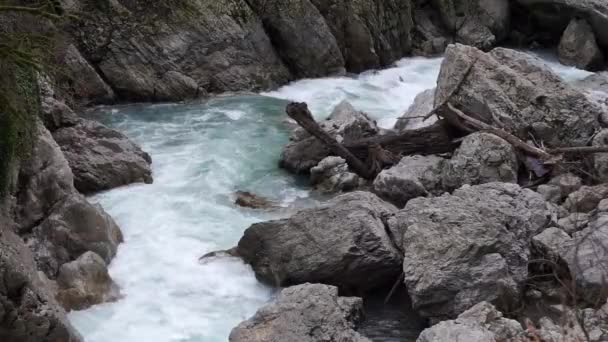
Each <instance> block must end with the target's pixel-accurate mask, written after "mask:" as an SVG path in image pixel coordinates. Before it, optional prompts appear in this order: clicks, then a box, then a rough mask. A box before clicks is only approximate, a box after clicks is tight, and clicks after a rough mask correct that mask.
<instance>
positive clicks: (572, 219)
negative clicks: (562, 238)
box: [557, 213, 589, 235]
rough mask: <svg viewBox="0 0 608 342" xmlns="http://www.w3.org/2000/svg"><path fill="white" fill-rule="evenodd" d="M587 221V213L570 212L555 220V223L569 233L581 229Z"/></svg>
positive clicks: (585, 225)
mask: <svg viewBox="0 0 608 342" xmlns="http://www.w3.org/2000/svg"><path fill="white" fill-rule="evenodd" d="M588 223H589V214H587V213H572V214H570V215H568V216H567V217H564V218H561V219H559V221H557V225H558V226H559V227H560V228H561V229H563V230H564V231H565V232H566V233H568V234H570V235H572V234H574V233H576V232H578V231H580V230H583V229H584V228H585V227H587V224H588Z"/></svg>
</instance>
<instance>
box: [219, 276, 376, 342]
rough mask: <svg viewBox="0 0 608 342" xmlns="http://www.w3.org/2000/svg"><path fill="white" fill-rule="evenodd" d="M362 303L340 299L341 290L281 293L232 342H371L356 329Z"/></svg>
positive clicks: (307, 287)
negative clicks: (339, 292) (339, 291)
mask: <svg viewBox="0 0 608 342" xmlns="http://www.w3.org/2000/svg"><path fill="white" fill-rule="evenodd" d="M362 316H363V300H361V298H356V297H339V296H338V288H336V287H334V286H328V285H321V284H303V285H299V286H293V287H288V288H286V289H284V290H282V291H281V293H280V294H279V295H278V297H277V299H276V300H275V301H274V302H272V303H270V304H268V305H266V306H264V307H262V308H261V309H259V310H258V312H256V314H255V315H254V316H253V317H252V318H250V319H248V320H246V321H245V322H243V323H241V324H240V325H239V326H237V327H236V328H234V329H233V330H232V332H231V333H230V337H229V340H230V342H295V341H298V342H318V341H327V342H370V340H368V339H367V338H365V337H363V336H361V335H359V334H358V333H357V332H356V331H355V330H354V328H355V327H356V325H357V323H358V321H359V320H360V319H361V318H362Z"/></svg>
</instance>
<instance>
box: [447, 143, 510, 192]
mask: <svg viewBox="0 0 608 342" xmlns="http://www.w3.org/2000/svg"><path fill="white" fill-rule="evenodd" d="M518 168H519V161H518V159H517V151H516V150H515V148H514V147H513V145H511V144H509V143H508V142H506V141H505V140H503V139H501V138H499V137H497V136H495V135H493V134H488V133H473V134H470V135H468V136H467V137H466V138H464V140H463V141H462V144H461V145H460V147H459V148H458V149H457V150H456V152H455V153H454V155H453V156H452V159H451V160H449V161H448V162H446V163H445V166H444V167H443V174H442V177H441V178H442V180H443V186H444V187H445V188H446V189H457V188H459V187H461V186H463V185H465V184H470V185H476V184H483V183H490V182H504V183H517V171H518Z"/></svg>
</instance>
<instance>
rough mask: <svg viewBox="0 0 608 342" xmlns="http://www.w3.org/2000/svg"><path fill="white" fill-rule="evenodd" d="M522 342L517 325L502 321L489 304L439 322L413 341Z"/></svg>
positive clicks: (504, 319)
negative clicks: (520, 341) (452, 318)
mask: <svg viewBox="0 0 608 342" xmlns="http://www.w3.org/2000/svg"><path fill="white" fill-rule="evenodd" d="M519 340H522V341H523V340H525V335H524V331H523V328H522V327H521V324H519V322H517V321H515V320H512V319H508V318H504V317H503V315H502V313H501V312H500V311H498V310H496V308H495V307H494V306H493V305H492V304H490V303H488V302H481V303H479V304H477V305H475V306H473V307H472V308H470V309H469V310H467V311H465V312H463V313H462V314H460V315H459V316H458V318H457V319H455V320H451V321H443V322H440V323H438V324H436V325H434V326H432V327H431V328H428V329H426V330H424V331H423V332H422V334H420V337H418V339H417V340H416V342H452V341H467V342H491V341H519Z"/></svg>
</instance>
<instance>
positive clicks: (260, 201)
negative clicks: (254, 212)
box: [234, 191, 276, 209]
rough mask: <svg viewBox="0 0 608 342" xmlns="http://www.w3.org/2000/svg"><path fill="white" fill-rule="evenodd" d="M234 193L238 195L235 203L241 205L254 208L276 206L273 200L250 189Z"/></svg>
mask: <svg viewBox="0 0 608 342" xmlns="http://www.w3.org/2000/svg"><path fill="white" fill-rule="evenodd" d="M234 194H235V196H236V199H235V200H234V204H236V205H238V206H241V207H245V208H252V209H270V208H274V207H276V204H275V203H274V202H272V201H271V200H269V199H267V198H264V197H262V196H259V195H256V194H254V193H251V192H248V191H237V192H235V193H234Z"/></svg>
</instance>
